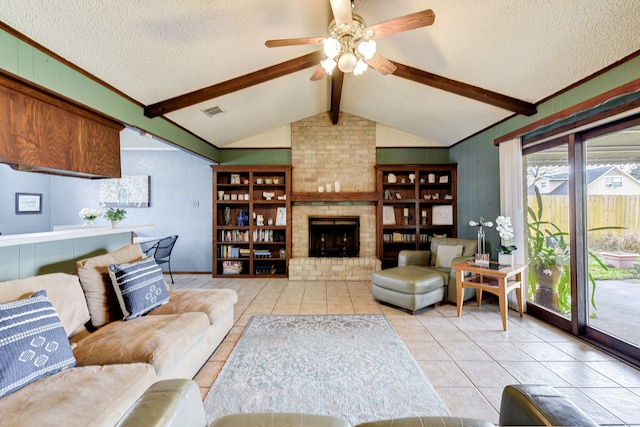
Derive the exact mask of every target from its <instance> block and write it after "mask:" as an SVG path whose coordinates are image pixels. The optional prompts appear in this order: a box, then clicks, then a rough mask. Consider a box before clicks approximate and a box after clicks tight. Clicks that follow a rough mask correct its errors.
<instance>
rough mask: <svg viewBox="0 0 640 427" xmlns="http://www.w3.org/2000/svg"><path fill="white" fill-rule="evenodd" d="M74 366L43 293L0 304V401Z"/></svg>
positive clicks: (60, 324) (51, 308)
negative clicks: (0, 398)
mask: <svg viewBox="0 0 640 427" xmlns="http://www.w3.org/2000/svg"><path fill="white" fill-rule="evenodd" d="M75 364H76V360H75V359H74V357H73V353H72V352H71V345H70V344H69V339H68V338H67V334H66V333H65V331H64V327H63V326H62V323H61V322H60V318H59V317H58V314H57V313H56V310H55V308H53V305H51V302H50V301H49V298H47V293H46V292H45V291H37V292H36V293H34V294H33V295H32V296H31V297H29V298H25V299H21V300H16V301H10V302H5V303H3V304H0V397H2V396H5V395H7V394H10V393H12V392H14V391H16V390H18V389H20V388H22V387H24V386H25V385H27V384H29V383H32V382H34V381H36V380H37V379H39V378H42V377H46V376H48V375H51V374H54V373H56V372H58V371H60V370H62V369H66V368H70V367H73V366H75Z"/></svg>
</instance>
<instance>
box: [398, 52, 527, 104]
mask: <svg viewBox="0 0 640 427" xmlns="http://www.w3.org/2000/svg"><path fill="white" fill-rule="evenodd" d="M391 62H393V61H391ZM393 64H394V65H395V66H396V70H395V71H394V72H393V75H394V76H398V77H402V78H405V79H407V80H411V81H414V82H416V83H420V84H423V85H427V86H431V87H434V88H436V89H441V90H444V91H447V92H450V93H455V94H456V95H460V96H464V97H466V98H470V99H474V100H476V101H480V102H484V103H485V104H489V105H493V106H494V107H499V108H503V109H505V110H509V111H513V112H514V113H517V114H524V115H525V116H532V115H534V114H535V113H536V112H537V108H536V106H535V105H534V104H531V103H529V102H526V101H521V100H519V99H516V98H511V97H510V96H506V95H502V94H500V93H497V92H492V91H490V90H487V89H483V88H481V87H478V86H473V85H470V84H467V83H462V82H459V81H456V80H451V79H448V78H446V77H442V76H438V75H436V74H432V73H429V72H427V71H422V70H419V69H417V68H413V67H410V66H408V65H404V64H399V63H397V62H393Z"/></svg>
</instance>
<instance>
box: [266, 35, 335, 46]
mask: <svg viewBox="0 0 640 427" xmlns="http://www.w3.org/2000/svg"><path fill="white" fill-rule="evenodd" d="M321 42H322V37H301V38H298V39H279V40H267V41H266V42H265V43H264V44H265V46H267V47H283V46H298V45H303V44H320V43H321Z"/></svg>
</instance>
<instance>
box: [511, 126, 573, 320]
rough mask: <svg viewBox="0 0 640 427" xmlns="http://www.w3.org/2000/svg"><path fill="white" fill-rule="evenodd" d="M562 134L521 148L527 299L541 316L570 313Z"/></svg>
mask: <svg viewBox="0 0 640 427" xmlns="http://www.w3.org/2000/svg"><path fill="white" fill-rule="evenodd" d="M568 153H569V144H568V140H567V139H560V140H556V141H551V142H549V143H545V144H544V145H541V146H539V147H534V148H532V149H529V150H525V152H524V153H523V160H524V162H525V171H526V174H527V176H526V178H527V180H526V182H527V191H526V193H527V195H526V202H527V218H526V224H527V256H528V262H529V277H528V279H529V280H528V283H529V287H528V295H527V298H528V302H529V304H530V306H531V305H533V307H535V308H538V309H540V310H543V311H545V312H546V316H544V317H549V316H551V317H561V318H563V319H568V320H570V319H571V280H570V277H571V266H570V262H569V261H570V256H571V246H570V244H569V243H570V232H569V230H570V227H569V209H570V203H569V202H570V199H569V189H570V185H569V180H570V178H571V176H570V169H569V164H568Z"/></svg>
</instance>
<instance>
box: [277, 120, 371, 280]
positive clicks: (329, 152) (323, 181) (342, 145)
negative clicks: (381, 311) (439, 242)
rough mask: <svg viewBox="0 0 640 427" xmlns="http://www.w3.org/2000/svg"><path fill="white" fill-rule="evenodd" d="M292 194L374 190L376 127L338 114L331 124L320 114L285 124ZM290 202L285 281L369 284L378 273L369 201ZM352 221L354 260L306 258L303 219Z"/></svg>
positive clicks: (306, 221)
mask: <svg viewBox="0 0 640 427" xmlns="http://www.w3.org/2000/svg"><path fill="white" fill-rule="evenodd" d="M291 162H292V165H293V179H292V182H293V193H294V194H295V193H318V187H319V186H323V187H326V185H327V184H330V185H331V189H332V190H334V185H335V182H336V181H339V182H340V187H341V192H344V193H358V192H363V193H364V192H372V191H375V189H376V182H375V181H376V178H375V164H376V125H375V122H371V121H369V120H365V119H363V118H360V117H357V116H353V115H349V114H346V113H340V122H339V123H338V124H337V125H333V124H331V120H330V117H329V114H327V113H322V114H318V115H316V116H313V117H309V118H306V119H304V120H301V121H298V122H295V123H292V124H291ZM322 196H323V193H318V200H317V201H315V200H313V201H304V202H295V201H294V202H293V207H292V233H293V239H292V259H291V260H290V262H289V279H290V280H371V272H373V271H374V270H379V269H380V261H379V260H378V259H377V258H376V208H375V204H374V203H373V202H366V201H348V200H333V201H327V200H326V198H325V200H322V199H323V198H322ZM322 216H325V217H357V218H358V219H359V223H360V226H359V232H360V236H359V243H360V256H359V257H357V258H348V257H343V258H337V257H335V258H334V257H331V258H312V257H309V217H322Z"/></svg>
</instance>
